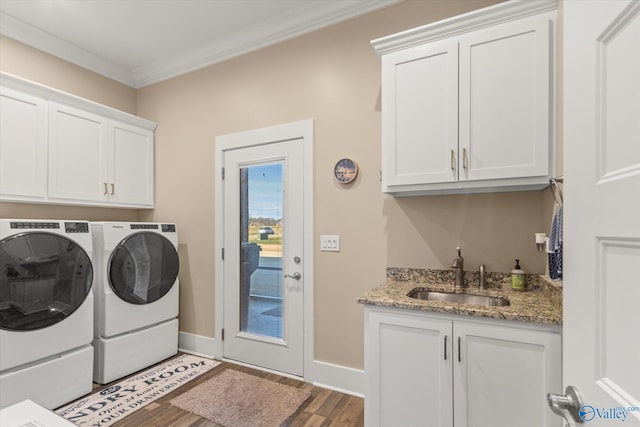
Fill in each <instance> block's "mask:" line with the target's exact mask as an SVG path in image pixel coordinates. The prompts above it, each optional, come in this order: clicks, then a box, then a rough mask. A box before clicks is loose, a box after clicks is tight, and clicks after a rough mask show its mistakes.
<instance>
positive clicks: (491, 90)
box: [460, 17, 553, 181]
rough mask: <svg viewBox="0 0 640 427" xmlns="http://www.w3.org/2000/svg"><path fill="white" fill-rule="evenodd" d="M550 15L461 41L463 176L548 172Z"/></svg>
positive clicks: (484, 177) (461, 172) (518, 22)
mask: <svg viewBox="0 0 640 427" xmlns="http://www.w3.org/2000/svg"><path fill="white" fill-rule="evenodd" d="M551 23H552V22H551V20H550V19H548V18H546V17H535V18H527V19H521V20H519V21H515V22H512V23H508V24H502V25H497V26H494V27H491V28H487V29H484V30H478V31H474V32H472V33H469V34H467V35H465V36H462V37H461V38H460V150H461V156H460V167H461V169H460V181H465V180H486V179H500V178H520V177H536V176H547V175H549V173H550V163H549V159H550V149H551V148H553V144H550V141H551V132H550V129H549V126H550V125H549V124H550V114H551V112H552V108H551V107H552V106H551V105H550V103H551V100H552V99H553V97H552V96H551V94H550V90H551V87H550V80H551V77H550V76H551V75H552V68H551V64H550V58H551V51H550V49H551V48H550V42H549V40H550V33H551V28H552V26H551Z"/></svg>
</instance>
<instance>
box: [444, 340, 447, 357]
mask: <svg viewBox="0 0 640 427" xmlns="http://www.w3.org/2000/svg"><path fill="white" fill-rule="evenodd" d="M444 360H447V336H446V335H445V336H444Z"/></svg>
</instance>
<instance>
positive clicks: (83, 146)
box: [49, 103, 107, 202]
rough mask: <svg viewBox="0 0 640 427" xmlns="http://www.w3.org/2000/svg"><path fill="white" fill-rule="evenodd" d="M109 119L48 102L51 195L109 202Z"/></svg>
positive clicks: (69, 198)
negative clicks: (107, 121)
mask: <svg viewBox="0 0 640 427" xmlns="http://www.w3.org/2000/svg"><path fill="white" fill-rule="evenodd" d="M105 122H106V120H105V119H104V118H103V117H100V116H98V115H95V114H91V113H88V112H86V111H82V110H78V109H76V108H72V107H68V106H65V105H61V104H56V103H50V104H49V196H50V197H51V198H55V199H64V200H75V201H95V202H102V201H107V185H106V184H107V182H106V179H105V177H106V168H107V151H106V143H107V141H106V140H107V128H106V123H105Z"/></svg>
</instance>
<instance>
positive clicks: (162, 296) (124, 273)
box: [91, 222, 179, 384]
mask: <svg viewBox="0 0 640 427" xmlns="http://www.w3.org/2000/svg"><path fill="white" fill-rule="evenodd" d="M91 232H92V234H93V245H94V260H95V261H94V266H95V270H96V278H95V284H94V287H93V294H94V305H95V311H94V316H95V322H94V340H93V343H92V344H93V347H94V350H95V354H94V366H93V368H94V369H93V379H94V381H95V382H97V383H100V384H106V383H108V382H111V381H114V380H116V379H119V378H122V377H124V376H126V375H129V374H131V373H134V372H136V371H139V370H140V369H144V368H146V367H148V366H151V365H153V364H154V363H157V362H160V361H161V360H164V359H166V358H168V357H171V356H173V355H175V354H176V353H177V352H178V319H177V316H178V305H179V300H178V269H179V261H178V233H177V230H176V226H175V224H160V223H128V222H93V223H91Z"/></svg>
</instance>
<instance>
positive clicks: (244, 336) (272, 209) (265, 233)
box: [224, 140, 304, 375]
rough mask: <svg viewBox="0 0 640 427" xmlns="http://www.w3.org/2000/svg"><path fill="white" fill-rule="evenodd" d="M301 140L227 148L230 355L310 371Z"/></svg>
mask: <svg viewBox="0 0 640 427" xmlns="http://www.w3.org/2000/svg"><path fill="white" fill-rule="evenodd" d="M302 148H303V147H302V143H301V142H300V141H297V140H291V141H283V142H273V143H269V144H263V145H258V146H251V147H247V148H238V149H233V150H228V151H225V152H224V167H225V178H224V179H225V181H224V201H225V207H224V212H225V218H224V224H225V226H224V233H225V236H224V249H225V261H224V330H225V339H224V356H225V358H228V359H234V360H238V361H241V362H246V363H251V364H254V365H258V366H263V367H265V368H269V369H274V370H278V371H283V372H286V373H290V374H293V375H302V374H303V372H302V371H303V351H302V350H303V289H304V287H303V282H304V278H303V277H302V271H303V268H302V267H303V254H302V247H303V218H302V215H303V198H302V185H301V183H302V179H301V177H302Z"/></svg>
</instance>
